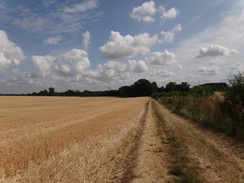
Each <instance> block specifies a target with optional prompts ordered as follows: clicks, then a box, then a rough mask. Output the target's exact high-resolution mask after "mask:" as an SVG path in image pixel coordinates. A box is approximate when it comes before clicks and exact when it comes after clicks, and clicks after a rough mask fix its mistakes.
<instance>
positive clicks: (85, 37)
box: [82, 31, 91, 51]
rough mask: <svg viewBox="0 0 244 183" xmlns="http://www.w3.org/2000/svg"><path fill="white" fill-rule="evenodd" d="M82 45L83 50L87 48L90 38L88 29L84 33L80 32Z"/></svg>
mask: <svg viewBox="0 0 244 183" xmlns="http://www.w3.org/2000/svg"><path fill="white" fill-rule="evenodd" d="M82 38H83V41H82V47H83V49H84V50H86V51H87V50H88V48H89V45H90V44H91V42H90V39H91V34H90V32H89V31H86V32H85V33H83V34H82Z"/></svg>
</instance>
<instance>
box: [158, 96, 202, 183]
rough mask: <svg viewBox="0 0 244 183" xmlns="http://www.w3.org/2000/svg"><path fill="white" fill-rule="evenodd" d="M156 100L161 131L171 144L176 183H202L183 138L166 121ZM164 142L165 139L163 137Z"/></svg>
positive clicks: (171, 171)
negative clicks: (190, 159) (190, 162)
mask: <svg viewBox="0 0 244 183" xmlns="http://www.w3.org/2000/svg"><path fill="white" fill-rule="evenodd" d="M156 105H157V104H156V102H155V101H154V102H153V106H154V109H155V111H156V115H157V117H158V119H159V120H158V129H161V133H165V134H166V136H167V142H168V144H169V146H170V149H169V153H170V155H171V157H172V160H171V162H170V163H171V166H170V170H169V172H168V173H169V174H171V175H173V176H175V177H176V178H175V179H174V183H196V182H197V183H201V182H203V181H202V180H201V179H200V178H199V175H198V174H199V173H198V172H197V167H195V166H194V165H190V164H189V157H188V152H187V150H186V148H185V146H184V141H183V139H182V138H180V137H179V136H177V135H176V133H175V132H174V130H173V129H172V128H171V127H170V126H168V125H167V124H166V123H165V120H164V118H163V116H162V114H161V113H160V111H159V110H158V108H157V107H156ZM162 140H163V141H162V142H163V143H164V141H165V139H162Z"/></svg>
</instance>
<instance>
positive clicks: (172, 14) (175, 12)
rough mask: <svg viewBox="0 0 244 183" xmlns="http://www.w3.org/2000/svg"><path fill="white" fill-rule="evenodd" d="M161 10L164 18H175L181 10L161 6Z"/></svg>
mask: <svg viewBox="0 0 244 183" xmlns="http://www.w3.org/2000/svg"><path fill="white" fill-rule="evenodd" d="M160 11H162V16H161V19H162V20H167V19H172V18H175V17H177V15H179V13H180V12H179V10H177V9H176V8H175V7H174V8H171V9H169V10H168V11H166V10H165V8H164V7H162V6H161V7H160Z"/></svg>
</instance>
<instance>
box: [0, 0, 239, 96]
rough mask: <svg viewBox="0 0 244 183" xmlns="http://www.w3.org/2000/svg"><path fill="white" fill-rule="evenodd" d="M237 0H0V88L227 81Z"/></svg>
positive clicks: (233, 67) (234, 61)
mask: <svg viewBox="0 0 244 183" xmlns="http://www.w3.org/2000/svg"><path fill="white" fill-rule="evenodd" d="M243 58H244V0H204V1H200V0H184V1H182V0H151V1H150V0H149V1H144V0H123V1H118V0H39V1H33V0H1V1H0V93H32V92H39V91H41V90H44V89H48V88H49V87H54V88H55V89H56V91H58V92H62V91H67V90H68V89H72V90H79V91H83V90H91V91H97V90H108V89H118V88H119V87H121V86H125V85H131V84H133V83H134V82H135V81H137V80H138V79H141V78H145V79H147V80H149V81H151V82H153V81H155V82H157V84H158V86H159V87H161V86H165V85H166V84H167V83H168V82H176V83H177V84H180V83H181V82H188V83H189V84H190V85H191V86H195V85H199V84H203V83H212V82H228V79H231V78H232V77H233V75H234V74H238V73H239V72H244V62H243Z"/></svg>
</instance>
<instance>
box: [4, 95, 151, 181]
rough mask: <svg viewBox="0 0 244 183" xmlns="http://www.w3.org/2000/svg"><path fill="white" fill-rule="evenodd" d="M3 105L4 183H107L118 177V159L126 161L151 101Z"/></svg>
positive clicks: (41, 100)
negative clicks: (129, 143) (125, 145)
mask: <svg viewBox="0 0 244 183" xmlns="http://www.w3.org/2000/svg"><path fill="white" fill-rule="evenodd" d="M1 101H3V102H2V103H1V104H0V108H1V109H2V110H1V111H2V113H1V117H0V151H1V153H0V155H1V156H0V157H1V159H0V165H2V167H1V169H2V174H3V175H2V179H4V177H5V182H77V181H78V182H106V180H109V179H116V177H115V178H114V177H112V175H114V172H113V171H114V167H115V166H116V162H117V160H116V158H123V157H120V156H119V155H118V153H119V152H120V151H121V146H122V143H124V141H125V140H126V139H128V140H129V139H130V133H132V131H133V129H134V128H135V126H136V124H137V122H138V116H140V115H141V113H142V111H143V109H144V106H145V103H146V101H147V98H131V99H121V98H112V97H101V98H77V97H73V98H71V97H70V98H67V97H1ZM124 151H126V149H125V150H124ZM0 171H1V170H0ZM112 172H113V173H112ZM118 176H119V175H118ZM0 180H1V177H0Z"/></svg>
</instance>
